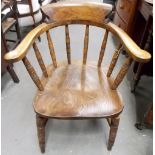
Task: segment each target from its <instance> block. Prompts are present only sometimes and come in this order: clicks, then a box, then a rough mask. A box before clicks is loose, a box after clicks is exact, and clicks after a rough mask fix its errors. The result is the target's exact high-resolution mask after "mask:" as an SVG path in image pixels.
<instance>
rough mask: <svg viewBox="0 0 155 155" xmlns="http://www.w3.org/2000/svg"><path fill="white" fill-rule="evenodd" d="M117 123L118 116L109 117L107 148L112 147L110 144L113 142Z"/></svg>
mask: <svg viewBox="0 0 155 155" xmlns="http://www.w3.org/2000/svg"><path fill="white" fill-rule="evenodd" d="M118 125H119V118H111V122H110V133H109V140H108V150H111V149H112V146H113V144H114V142H115V138H116V135H117V130H118Z"/></svg>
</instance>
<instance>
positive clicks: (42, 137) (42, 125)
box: [36, 115, 48, 153]
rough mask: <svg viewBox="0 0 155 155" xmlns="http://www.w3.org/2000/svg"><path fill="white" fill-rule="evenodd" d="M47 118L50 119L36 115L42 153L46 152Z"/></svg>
mask: <svg viewBox="0 0 155 155" xmlns="http://www.w3.org/2000/svg"><path fill="white" fill-rule="evenodd" d="M47 120H48V119H47V118H44V117H41V116H39V115H36V124H37V131H38V140H39V146H40V150H41V152H42V153H44V152H45V126H46V122H47Z"/></svg>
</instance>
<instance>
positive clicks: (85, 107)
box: [5, 3, 151, 152]
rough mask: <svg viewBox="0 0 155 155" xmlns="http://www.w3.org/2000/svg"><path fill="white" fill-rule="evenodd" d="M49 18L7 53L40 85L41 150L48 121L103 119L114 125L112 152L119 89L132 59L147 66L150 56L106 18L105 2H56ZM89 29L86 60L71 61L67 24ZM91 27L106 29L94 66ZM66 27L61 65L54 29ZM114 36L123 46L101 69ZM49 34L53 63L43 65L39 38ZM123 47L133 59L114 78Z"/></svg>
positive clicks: (119, 105) (119, 108)
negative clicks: (33, 60) (37, 68)
mask: <svg viewBox="0 0 155 155" xmlns="http://www.w3.org/2000/svg"><path fill="white" fill-rule="evenodd" d="M45 9H46V11H47V12H48V16H49V17H50V19H51V20H50V21H49V22H48V23H43V24H41V25H39V26H38V27H36V28H35V29H34V30H32V31H31V32H30V33H29V34H28V35H27V36H26V37H25V39H24V40H23V41H22V42H21V43H20V45H19V46H18V47H17V48H16V49H15V50H13V51H11V52H9V53H7V54H6V55H5V60H7V61H11V62H17V61H20V60H22V61H23V63H24V65H25V67H26V69H27V71H28V73H29V75H30V76H31V78H32V80H33V81H34V83H35V85H36V86H37V87H38V91H37V94H36V97H35V99H34V101H33V107H34V111H35V112H36V116H37V117H36V121H37V129H38V138H39V145H40V149H41V152H44V151H45V125H46V122H47V121H48V119H50V118H51V119H99V118H105V119H107V122H108V124H109V126H110V133H109V141H108V150H111V148H112V146H113V144H114V141H115V137H116V133H117V129H118V125H119V115H120V113H121V112H122V110H123V103H122V100H121V94H120V93H119V92H118V90H117V87H118V86H119V85H120V83H121V81H122V80H123V78H124V76H125V75H126V73H127V71H128V69H129V67H130V65H131V63H132V60H135V61H138V62H143V63H145V62H148V61H149V60H150V58H151V55H150V54H149V53H148V52H146V51H144V50H142V49H140V48H139V47H138V46H137V45H136V44H135V43H134V42H133V41H132V39H131V38H130V37H129V36H128V35H127V34H126V33H125V32H124V31H123V30H121V29H120V28H119V27H117V26H116V25H115V24H113V23H111V22H106V20H105V18H106V16H107V15H108V14H109V12H110V11H111V9H112V7H111V5H108V4H101V3H55V4H50V5H47V6H46V8H45ZM71 24H83V25H86V30H85V37H84V48H83V58H82V62H81V63H78V62H74V61H72V60H71V55H72V53H71V48H70V35H69V25H71ZM89 25H91V26H97V27H100V28H103V29H105V34H104V37H103V42H102V46H101V50H100V54H99V59H98V61H97V62H96V64H93V63H91V62H88V61H87V52H88V43H89ZM58 26H64V27H65V34H66V54H67V61H66V63H62V62H58V61H57V58H56V54H55V50H54V45H53V42H52V38H51V36H50V30H51V29H53V28H55V27H58ZM109 32H111V33H112V34H114V35H115V36H116V37H117V38H118V39H119V40H120V42H121V44H120V45H119V46H118V48H117V49H116V51H115V52H114V55H113V57H112V60H111V63H110V65H109V69H108V70H106V69H105V68H104V67H102V66H101V64H102V59H103V56H104V51H105V48H106V42H107V38H108V34H109ZM43 33H46V36H47V40H48V47H49V51H50V56H51V59H52V64H51V65H49V66H48V67H46V66H45V64H44V62H43V59H42V56H41V53H40V51H39V48H38V47H37V44H36V40H37V38H38V37H39V36H40V35H41V34H43ZM32 46H33V48H34V52H35V55H36V58H37V60H38V63H39V65H40V68H41V70H42V72H43V76H42V77H41V78H39V76H38V75H37V73H36V71H35V69H34V68H33V66H32V65H31V63H30V62H29V60H28V58H27V56H26V55H27V53H28V51H29V49H30V47H32ZM122 46H124V48H125V49H126V51H127V53H128V55H129V57H128V58H126V60H125V62H124V63H123V64H122V67H121V68H120V71H119V73H118V75H116V77H115V79H112V78H111V74H112V72H113V69H114V67H115V64H116V62H117V59H118V57H119V54H120V51H121V50H120V49H121V47H122Z"/></svg>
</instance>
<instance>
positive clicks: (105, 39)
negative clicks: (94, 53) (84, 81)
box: [98, 30, 108, 67]
mask: <svg viewBox="0 0 155 155" xmlns="http://www.w3.org/2000/svg"><path fill="white" fill-rule="evenodd" d="M107 39H108V30H106V31H105V34H104V38H103V42H102V45H101V51H100V56H99V60H98V67H101V63H102V60H103V56H104V53H105V48H106V44H107Z"/></svg>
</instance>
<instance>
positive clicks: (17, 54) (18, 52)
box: [4, 22, 151, 63]
mask: <svg viewBox="0 0 155 155" xmlns="http://www.w3.org/2000/svg"><path fill="white" fill-rule="evenodd" d="M48 25H49V24H46V23H43V24H41V25H39V26H38V27H36V28H35V29H33V30H32V31H31V32H30V33H29V34H28V35H27V36H26V37H25V38H24V39H23V41H22V42H21V43H20V44H19V45H18V46H17V48H16V49H15V50H13V51H10V52H9V53H7V54H6V55H5V56H4V59H5V60H7V61H11V62H17V61H19V60H22V59H23V58H24V56H25V55H26V54H27V52H28V50H29V48H30V47H31V45H32V44H33V42H34V40H35V39H36V38H37V37H38V36H40V34H42V33H43V31H44V32H45V31H47V30H48ZM106 28H107V29H108V30H109V31H110V32H112V33H113V34H115V35H116V36H117V37H118V38H119V39H120V41H121V42H122V44H123V45H124V47H125V49H126V50H127V52H128V54H129V55H130V56H131V57H132V58H133V59H134V60H135V61H137V62H142V63H146V62H148V61H149V60H150V59H151V55H150V54H149V53H148V52H147V51H145V50H142V49H141V48H140V47H139V46H138V45H137V44H136V43H135V42H134V41H133V40H132V39H131V38H130V37H129V36H128V35H127V34H126V33H125V32H124V31H123V30H122V29H120V28H119V27H118V26H116V25H115V24H113V23H111V22H110V23H108V24H106Z"/></svg>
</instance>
